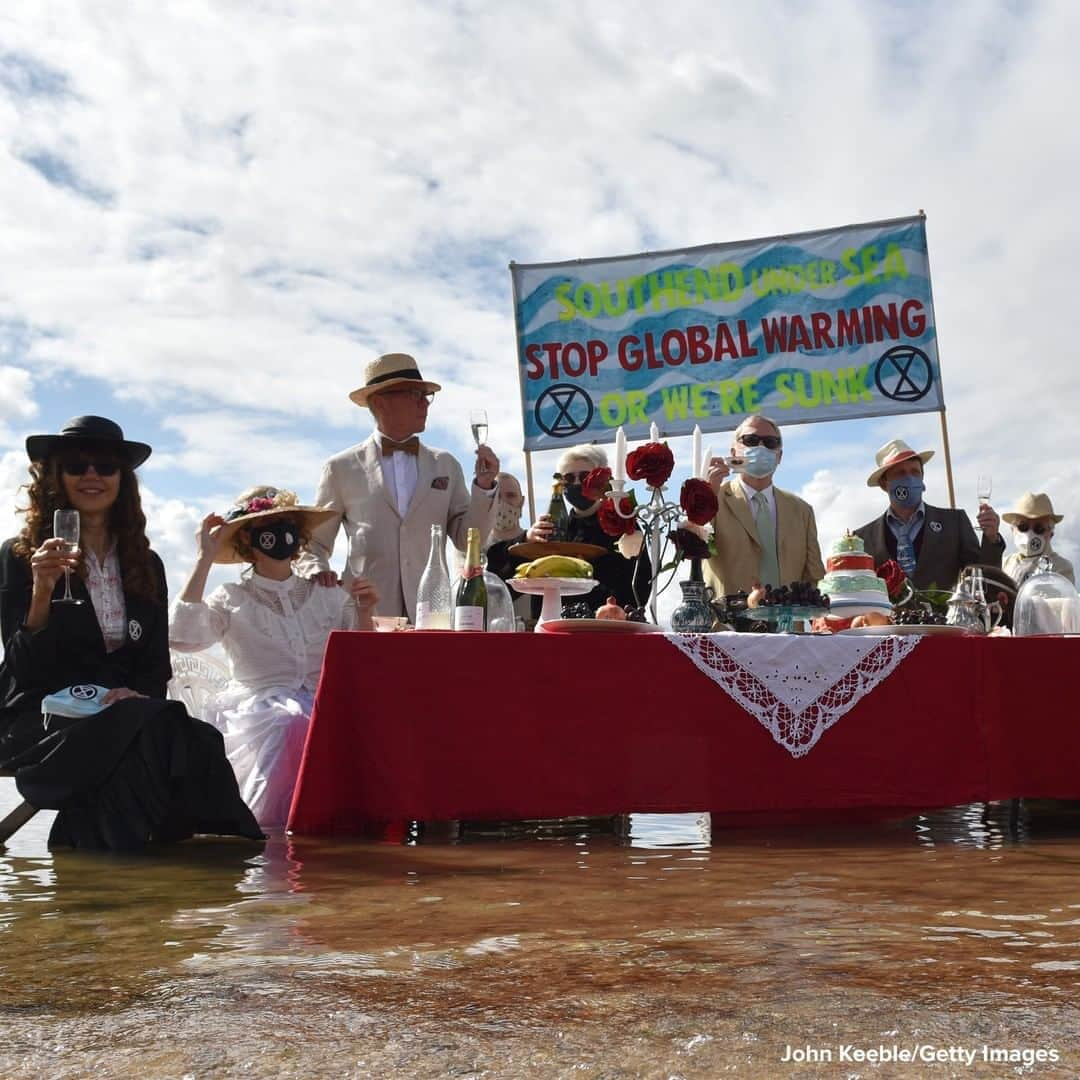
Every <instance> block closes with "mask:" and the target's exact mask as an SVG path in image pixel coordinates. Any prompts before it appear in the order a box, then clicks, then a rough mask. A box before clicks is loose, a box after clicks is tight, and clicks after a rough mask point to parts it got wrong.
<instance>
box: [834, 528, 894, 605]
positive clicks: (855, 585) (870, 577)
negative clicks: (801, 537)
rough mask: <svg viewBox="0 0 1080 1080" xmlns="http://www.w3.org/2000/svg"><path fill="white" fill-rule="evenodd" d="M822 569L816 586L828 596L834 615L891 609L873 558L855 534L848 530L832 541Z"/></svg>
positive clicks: (887, 594) (883, 583) (886, 591)
mask: <svg viewBox="0 0 1080 1080" xmlns="http://www.w3.org/2000/svg"><path fill="white" fill-rule="evenodd" d="M825 570H826V574H825V576H824V577H823V578H822V579H821V584H820V585H819V586H818V588H819V589H820V590H821V592H822V594H824V595H826V596H828V597H829V610H830V611H831V612H832V613H833V614H834V615H844V616H848V615H866V614H868V613H869V612H871V611H880V612H884V613H886V614H889V613H891V611H892V605H891V604H890V603H889V593H888V590H887V589H886V587H885V582H884V581H883V580H882V579H881V578H879V577H878V576H877V574H875V573H874V560H873V559H872V558H871V557H870V556H869V555H867V554H866V550H865V548H864V547H863V542H862V540H861V539H860V538H859V537H858V536H853V535H852V534H851V533H848V534H847V535H846V536H842V537H841V538H840V539H839V540H837V541H836V542H835V543H834V544H833V545H832V547H831V548H830V549H829V557H828V558H827V559H826V560H825Z"/></svg>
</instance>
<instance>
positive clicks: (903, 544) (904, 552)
mask: <svg viewBox="0 0 1080 1080" xmlns="http://www.w3.org/2000/svg"><path fill="white" fill-rule="evenodd" d="M893 531H894V532H895V533H896V561H897V562H898V563H899V564H900V568H901V569H902V570H903V571H904V573H905V574H907V576H908V577H911V576H912V575H913V574H914V573H915V545H914V544H913V543H912V542H911V529H910V527H909V526H908V525H905V524H904V523H903V522H900V521H898V522H896V524H895V526H894V528H893Z"/></svg>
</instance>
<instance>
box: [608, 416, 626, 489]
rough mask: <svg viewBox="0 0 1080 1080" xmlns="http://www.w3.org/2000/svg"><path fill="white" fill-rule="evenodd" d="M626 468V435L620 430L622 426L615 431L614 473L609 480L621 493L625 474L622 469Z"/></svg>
mask: <svg viewBox="0 0 1080 1080" xmlns="http://www.w3.org/2000/svg"><path fill="white" fill-rule="evenodd" d="M625 467H626V433H625V432H624V431H623V429H622V425H621V424H620V425H619V427H618V428H617V429H616V431H615V473H614V475H613V476H612V478H611V482H612V484H614V486H615V488H616V489H617V490H618V491H622V487H623V480H624V477H625V473H624V472H623V469H624V468H625Z"/></svg>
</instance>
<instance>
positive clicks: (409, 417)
mask: <svg viewBox="0 0 1080 1080" xmlns="http://www.w3.org/2000/svg"><path fill="white" fill-rule="evenodd" d="M440 389H441V387H440V386H439V384H438V383H433V382H427V381H426V380H425V379H424V378H423V377H422V376H421V374H420V370H419V368H418V367H417V364H416V361H415V360H414V359H413V358H412V357H411V356H408V355H406V354H405V353H387V354H386V355H385V356H380V357H379V358H378V359H377V360H373V361H372V362H371V363H370V364H368V366H367V369H366V371H365V373H364V385H363V386H361V387H360V389H358V390H354V391H353V392H352V393H351V394H350V395H349V397H350V399H351V400H352V401H354V402H355V403H356V404H357V405H362V406H366V407H367V408H368V409H370V410H371V413H372V416H374V418H375V431H374V432H373V433H372V435H371V437H370V438H368V439H366V440H365V441H364V442H362V443H360V444H359V445H358V446H351V447H349V449H348V450H343V451H341V453H339V454H335V455H334V456H333V457H332V458H331V459H330V460H329V461H328V462H327V463H326V464H325V465H324V466H323V472H322V479H321V480H320V481H319V488H318V491H317V493H316V496H315V502H316V503H317V504H318V505H319V506H322V507H325V508H327V509H329V510H333V511H334V515H333V517H332V518H331V519H330V520H329V521H327V522H326V523H325V524H323V525H320V526H319V527H317V528H316V529H315V530H314V532H313V534H312V537H311V544H310V548H309V550H308V552H307V554H306V555H305V556H303V557H302V559H301V562H300V564H299V567H298V569H299V572H300V573H302V574H306V575H307V576H309V577H310V576H314V575H318V577H319V580H320V582H322V583H323V584H326V585H332V584H335V583H336V581H337V575H336V574H335V573H334V571H332V570H331V569H330V556H331V555H332V554H333V551H334V540H335V537H336V536H337V531H338V527H339V526H341V527H343V528H344V530H345V535H346V537H347V539H348V545H349V548H348V555H347V558H346V564H345V573H344V575H343V578H344V581H345V582H346V583H347V582H348V581H349V580H351V579H352V578H354V577H366V578H368V579H370V581H371V582H372V583H373V584H374V586H375V589H376V591H377V592H378V594H379V611H380V613H381V614H383V615H408V617H409V618H410V619H415V612H416V590H417V586H418V585H419V584H420V575H421V574H422V573H423V571H424V566H425V565H426V564H427V558H428V552H429V550H430V548H431V526H432V525H441V526H442V527H443V528H444V529H445V530H446V535H447V536H448V537H449V538H450V539H451V540H452V541H453V543H454V545H455V546H456V547H457V548H458V549H459V550H461V551H464V550H465V539H466V535H467V533H468V530H469V529H470V528H477V529H479V530H480V535H481V536H487V534H488V532H490V530H491V524H492V519H493V516H494V503H495V499H494V496H495V487H496V484H495V478H496V476H497V474H498V472H499V459H498V458H497V457H496V456H495V454H494V453H493V452H492V451H491V449H490V447H487V446H481V447H479V449H478V450H477V451H476V468H475V474H474V476H473V480H472V484H471V485H466V483H465V477H464V474H463V473H462V470H461V466H460V465H459V464H458V462H457V460H456V459H455V458H454V457H453V456H452V455H451V454H449V453H448V452H447V451H446V450H433V449H431V448H429V447H427V446H425V445H424V444H423V443H421V442H420V440H419V438H418V436H419V434H420V433H421V432H422V431H423V430H424V428H425V427H426V426H427V416H428V406H429V405H430V404H431V400H432V398H433V397H434V396H435V393H436V391H438V390H440Z"/></svg>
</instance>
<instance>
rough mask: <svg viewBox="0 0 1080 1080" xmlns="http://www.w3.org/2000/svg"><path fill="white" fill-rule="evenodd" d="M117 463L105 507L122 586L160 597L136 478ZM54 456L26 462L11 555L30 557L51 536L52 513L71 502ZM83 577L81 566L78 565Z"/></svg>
mask: <svg viewBox="0 0 1080 1080" xmlns="http://www.w3.org/2000/svg"><path fill="white" fill-rule="evenodd" d="M117 464H118V465H119V467H120V491H119V493H118V494H117V497H116V502H114V503H113V504H112V506H111V507H110V508H109V532H111V533H112V535H113V536H114V537H115V538H116V556H117V561H118V562H119V564H120V576H121V578H122V579H123V582H124V591H125V592H126V593H130V594H131V595H133V596H138V597H141V598H142V599H144V600H160V599H161V595H160V589H159V584H158V580H157V575H156V574H155V573H154V567H153V563H152V562H151V559H150V541H149V540H147V539H146V516H145V515H144V514H143V510H142V499H141V498H140V496H139V481H138V479H137V478H136V476H135V471H134V469H132V468H131V467H130V466H129V465H127V464H126V463H125V462H122V461H121V462H117ZM60 473H61V467H60V458H59V457H58V456H56V455H53V456H52V457H50V458H48V459H47V460H46V461H34V462H31V464H30V478H31V479H30V483H29V484H26V485H24V487H23V490H24V491H25V492H26V494H27V497H28V499H29V505H27V506H25V507H20V508H19V512H20V513H21V514H23V515H24V517H25V519H26V521H25V523H24V525H23V528H22V532H20V533H19V535H18V536H17V537H16V538H15V544H14V551H15V554H16V555H18V556H20V557H21V558H23V559H25V560H26V561H27V562H29V561H30V556H31V555H32V554H33V553H34V552H35V551H36V550H37V549H38V548H39V547H41V545H42V543H43V542H44V541H45V540H47V539H48V538H49V537H50V536H52V522H53V512H54V511H56V510H65V509H67V508H68V507H69V506H70V505H71V503H70V501H69V500H68V497H67V495H65V494H64V484H63V480H62V479H61V475H60ZM80 572H81V573H82V574H83V576H84V577H85V576H86V569H85V567H81V568H80Z"/></svg>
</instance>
